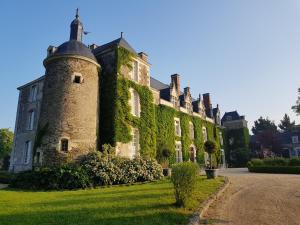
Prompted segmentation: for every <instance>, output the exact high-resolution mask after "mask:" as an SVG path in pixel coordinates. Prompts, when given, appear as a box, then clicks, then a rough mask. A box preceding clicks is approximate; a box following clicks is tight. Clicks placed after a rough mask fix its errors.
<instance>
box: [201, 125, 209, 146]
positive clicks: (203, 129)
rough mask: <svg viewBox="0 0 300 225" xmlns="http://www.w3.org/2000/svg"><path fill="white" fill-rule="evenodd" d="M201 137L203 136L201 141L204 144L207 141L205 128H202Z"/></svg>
mask: <svg viewBox="0 0 300 225" xmlns="http://www.w3.org/2000/svg"><path fill="white" fill-rule="evenodd" d="M202 135H203V141H204V142H206V141H207V140H208V138H207V129H206V127H202Z"/></svg>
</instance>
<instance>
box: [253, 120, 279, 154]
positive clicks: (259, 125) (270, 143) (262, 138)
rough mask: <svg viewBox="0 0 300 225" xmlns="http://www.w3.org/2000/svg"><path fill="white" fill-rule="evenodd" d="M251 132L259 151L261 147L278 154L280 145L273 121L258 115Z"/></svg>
mask: <svg viewBox="0 0 300 225" xmlns="http://www.w3.org/2000/svg"><path fill="white" fill-rule="evenodd" d="M252 132H253V134H254V135H255V136H256V138H257V141H258V142H259V145H257V147H258V149H256V150H258V151H261V150H262V148H267V149H270V150H271V151H272V152H273V153H275V154H276V155H280V150H281V145H280V141H279V139H278V135H277V134H278V130H277V126H276V125H275V123H274V122H273V121H271V120H269V119H268V118H266V119H264V118H262V117H260V118H259V119H258V120H256V121H254V126H253V127H252Z"/></svg>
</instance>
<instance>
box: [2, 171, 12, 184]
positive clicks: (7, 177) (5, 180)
mask: <svg viewBox="0 0 300 225" xmlns="http://www.w3.org/2000/svg"><path fill="white" fill-rule="evenodd" d="M13 176H14V174H13V173H9V172H8V171H0V183H2V184H9V183H10V182H11V180H12V179H13Z"/></svg>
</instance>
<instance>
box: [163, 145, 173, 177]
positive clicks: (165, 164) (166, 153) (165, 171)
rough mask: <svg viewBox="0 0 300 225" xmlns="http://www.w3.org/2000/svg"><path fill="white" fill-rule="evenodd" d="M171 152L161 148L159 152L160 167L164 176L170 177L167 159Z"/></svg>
mask: <svg viewBox="0 0 300 225" xmlns="http://www.w3.org/2000/svg"><path fill="white" fill-rule="evenodd" d="M171 154H172V152H171V150H170V149H168V148H163V149H162V151H161V156H162V157H161V166H162V168H163V174H164V176H171V168H169V157H170V156H171Z"/></svg>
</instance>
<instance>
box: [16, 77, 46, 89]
mask: <svg viewBox="0 0 300 225" xmlns="http://www.w3.org/2000/svg"><path fill="white" fill-rule="evenodd" d="M44 78H45V75H43V76H41V77H39V78H37V79H35V80H33V81H30V82H29V83H27V84H24V85H22V86H20V87H17V90H20V89H22V88H24V87H26V86H29V85H31V84H34V83H36V82H38V81H41V80H44Z"/></svg>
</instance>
